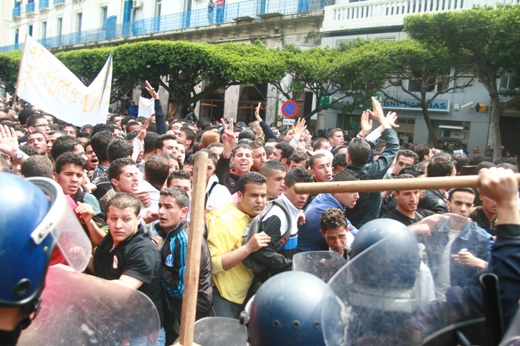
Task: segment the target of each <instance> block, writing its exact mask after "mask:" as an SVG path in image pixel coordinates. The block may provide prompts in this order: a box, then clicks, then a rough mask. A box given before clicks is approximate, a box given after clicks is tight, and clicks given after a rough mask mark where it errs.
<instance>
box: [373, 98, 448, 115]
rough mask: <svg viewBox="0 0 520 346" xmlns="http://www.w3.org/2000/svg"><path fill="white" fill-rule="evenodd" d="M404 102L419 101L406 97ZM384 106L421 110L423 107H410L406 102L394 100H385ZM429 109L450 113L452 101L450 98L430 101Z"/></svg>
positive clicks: (386, 107) (413, 102)
mask: <svg viewBox="0 0 520 346" xmlns="http://www.w3.org/2000/svg"><path fill="white" fill-rule="evenodd" d="M403 101H404V102H408V103H411V104H415V103H417V100H415V99H404V100H403ZM382 106H383V108H385V109H409V110H420V109H421V107H420V106H417V107H410V106H408V105H406V104H404V103H401V102H396V101H393V100H385V101H384V102H383V103H382ZM428 110H429V111H430V112H445V113H449V111H450V101H449V100H433V102H430V103H429V104H428Z"/></svg>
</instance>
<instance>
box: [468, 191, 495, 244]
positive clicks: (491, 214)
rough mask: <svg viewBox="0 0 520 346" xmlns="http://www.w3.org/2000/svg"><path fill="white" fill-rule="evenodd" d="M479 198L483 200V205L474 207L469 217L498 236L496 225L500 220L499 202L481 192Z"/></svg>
mask: <svg viewBox="0 0 520 346" xmlns="http://www.w3.org/2000/svg"><path fill="white" fill-rule="evenodd" d="M479 198H480V200H481V201H482V205H481V206H479V207H476V208H475V209H473V211H472V212H471V214H470V215H469V217H470V218H471V219H472V220H473V221H475V222H476V223H477V224H478V225H479V227H481V228H483V229H485V230H486V231H487V232H488V233H489V234H491V235H492V236H496V235H497V234H496V226H497V221H498V220H497V214H498V205H497V202H496V201H495V200H493V199H491V198H489V197H486V196H484V195H482V194H481V193H479Z"/></svg>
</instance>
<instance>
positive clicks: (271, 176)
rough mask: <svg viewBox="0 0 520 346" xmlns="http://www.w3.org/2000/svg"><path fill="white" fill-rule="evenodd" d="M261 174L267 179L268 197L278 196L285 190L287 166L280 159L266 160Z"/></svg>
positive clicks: (261, 168) (270, 198)
mask: <svg viewBox="0 0 520 346" xmlns="http://www.w3.org/2000/svg"><path fill="white" fill-rule="evenodd" d="M259 173H260V174H262V175H263V176H264V177H265V178H266V179H267V199H268V200H273V199H275V198H278V197H279V196H280V195H281V194H282V193H283V191H284V179H285V175H286V173H287V170H286V169H285V167H284V166H283V165H282V164H281V163H280V162H278V161H271V160H269V161H266V162H264V163H263V164H262V166H261V167H260V172H259Z"/></svg>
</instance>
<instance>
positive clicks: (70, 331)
mask: <svg viewBox="0 0 520 346" xmlns="http://www.w3.org/2000/svg"><path fill="white" fill-rule="evenodd" d="M160 327H161V326H160V320H159V314H158V313H157V309H156V308H155V306H154V304H153V303H152V301H151V300H150V299H149V298H148V297H147V296H145V295H144V294H142V293H141V292H139V291H136V290H133V289H130V288H127V287H124V286H121V285H118V284H115V283H112V282H109V281H106V280H103V279H100V278H97V277H94V276H90V275H85V274H81V273H77V272H74V271H70V270H67V269H64V268H62V267H59V266H54V267H50V268H49V271H48V273H47V277H46V284H45V288H44V290H43V294H42V305H41V309H40V312H39V313H38V315H37V316H36V318H35V320H34V321H33V322H32V324H31V326H30V327H29V328H28V329H26V330H24V331H23V332H22V335H21V337H20V340H19V345H122V344H125V343H126V344H128V345H132V344H133V343H135V342H143V340H144V341H145V342H148V344H149V345H154V344H156V342H157V336H158V333H159V329H160Z"/></svg>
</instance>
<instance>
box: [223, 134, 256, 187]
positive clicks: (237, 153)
mask: <svg viewBox="0 0 520 346" xmlns="http://www.w3.org/2000/svg"><path fill="white" fill-rule="evenodd" d="M223 138H224V137H223ZM227 152H228V149H227V146H226V143H224V151H223V152H222V155H221V157H220V159H219V160H218V162H217V170H216V174H217V176H218V177H219V180H220V183H221V184H222V185H225V186H226V187H227V188H228V189H229V192H230V193H231V194H234V193H235V192H236V191H237V189H236V184H237V180H238V179H239V178H240V177H241V176H243V175H244V174H246V173H248V172H249V171H250V170H251V166H252V165H253V150H252V149H251V147H250V146H249V145H248V144H242V143H240V144H238V145H237V146H236V147H235V148H234V149H233V150H232V151H231V159H226V158H225V156H226V154H227ZM230 163H233V168H231V169H229V164H230Z"/></svg>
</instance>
